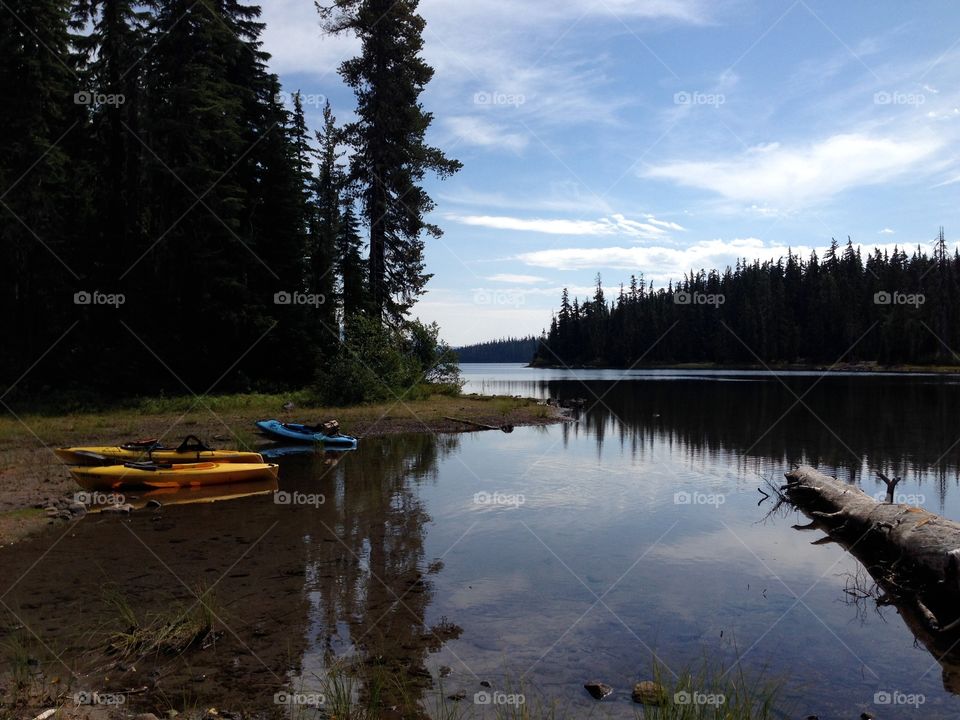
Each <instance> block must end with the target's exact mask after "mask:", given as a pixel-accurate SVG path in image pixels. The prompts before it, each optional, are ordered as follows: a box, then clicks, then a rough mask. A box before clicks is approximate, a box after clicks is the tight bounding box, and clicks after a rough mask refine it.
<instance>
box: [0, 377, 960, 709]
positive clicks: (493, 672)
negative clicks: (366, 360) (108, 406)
mask: <svg viewBox="0 0 960 720" xmlns="http://www.w3.org/2000/svg"><path fill="white" fill-rule="evenodd" d="M464 373H465V378H466V379H467V381H468V384H467V387H466V390H465V391H466V392H483V393H497V394H510V395H524V396H536V397H541V398H546V397H552V398H560V399H573V398H583V399H585V400H586V401H587V403H586V407H585V408H584V410H583V411H581V412H579V413H577V414H576V415H575V419H576V421H575V422H571V423H567V424H563V425H554V426H549V427H539V428H518V429H517V430H516V431H515V432H513V433H512V434H503V433H499V432H483V433H470V434H463V435H440V436H431V435H416V436H396V437H389V438H379V439H378V438H369V439H365V440H364V441H362V442H361V444H360V449H359V451H357V452H355V453H349V454H346V455H344V456H342V457H340V459H339V461H338V462H335V461H332V460H331V459H330V458H317V457H312V456H288V457H284V458H282V459H281V463H282V469H281V483H280V484H281V489H282V490H284V491H286V492H288V493H292V494H293V495H291V497H293V498H295V499H294V500H293V501H292V502H291V503H289V504H278V503H277V502H276V501H275V498H274V496H272V495H265V496H252V497H249V498H244V499H239V500H232V501H229V502H222V503H215V504H212V505H211V504H205V505H183V506H172V507H167V508H165V509H164V511H163V512H162V514H161V517H159V518H157V517H151V516H150V514H149V513H139V514H135V515H134V516H133V517H132V518H131V519H130V520H127V521H118V520H115V519H107V518H97V517H95V516H90V517H88V518H86V519H84V520H83V521H82V522H80V523H79V524H78V525H77V526H76V527H75V528H74V529H73V530H72V531H71V533H70V535H69V537H66V538H62V539H58V538H59V535H60V532H62V531H57V532H53V531H51V533H50V534H49V535H48V536H44V537H42V538H39V539H38V540H36V541H35V542H31V543H29V544H26V545H21V546H19V547H18V548H17V549H16V550H14V551H11V550H9V549H7V550H4V551H0V580H2V581H3V582H4V586H5V587H6V586H9V585H10V584H11V582H13V581H17V578H22V579H20V580H19V581H17V582H16V584H15V586H14V588H13V589H12V591H10V592H9V594H8V595H6V596H5V597H4V602H5V603H6V604H8V605H10V607H11V608H12V609H13V610H15V611H16V617H15V618H14V617H11V618H10V620H9V624H10V627H8V628H7V632H13V629H14V628H15V627H16V626H17V625H19V624H21V623H24V624H26V625H27V626H29V627H30V628H31V629H34V630H35V631H36V633H37V635H38V636H40V637H41V638H44V639H45V640H47V642H48V643H49V644H51V645H52V646H55V648H56V650H57V651H58V652H59V653H61V655H62V657H63V658H64V662H65V664H66V665H69V666H70V667H71V668H73V669H82V670H83V672H84V673H86V674H85V675H84V677H85V678H86V681H87V682H89V683H91V684H95V683H96V682H99V680H98V678H101V677H102V676H103V675H104V673H103V672H102V670H101V672H100V674H99V675H97V674H96V672H95V670H96V669H95V668H94V669H91V668H90V667H89V666H85V665H83V656H84V650H85V649H89V645H90V637H91V634H92V633H94V631H95V629H96V628H99V627H101V625H102V624H103V622H104V618H106V617H108V616H109V610H108V609H106V608H105V606H104V604H103V602H102V601H101V600H100V599H98V598H100V597H102V588H103V587H105V586H107V585H110V584H115V585H117V586H119V587H121V588H122V589H123V590H124V591H125V592H127V593H128V594H129V595H130V597H131V598H133V602H134V603H135V604H136V605H137V606H138V607H141V608H143V609H144V611H147V610H148V609H150V608H153V607H157V606H160V605H162V604H163V603H166V602H173V601H176V600H180V601H183V600H189V598H190V589H191V588H196V587H197V586H198V585H197V584H198V583H205V585H204V586H205V587H209V586H210V585H212V584H216V593H217V598H218V602H220V603H222V612H221V614H222V620H223V622H224V624H225V625H226V626H227V627H228V628H229V630H228V631H227V632H226V633H225V637H224V638H223V640H222V641H221V643H220V644H219V645H218V646H217V647H215V648H213V649H211V650H208V651H204V652H203V653H201V654H200V655H199V656H198V657H197V658H196V659H192V660H191V661H190V662H191V663H193V665H192V666H191V667H190V668H189V669H185V670H184V669H173V667H174V663H173V662H172V661H171V662H169V663H168V665H167V666H165V667H167V672H168V674H167V675H162V678H163V679H162V681H161V683H162V684H163V685H164V687H166V688H167V689H168V691H169V692H170V693H171V694H177V693H179V695H178V697H183V698H186V699H188V700H191V701H196V702H200V703H220V704H221V706H223V707H227V706H228V705H229V703H230V702H235V703H238V704H242V705H243V706H245V707H254V706H257V707H263V708H266V709H269V708H270V707H274V708H275V706H273V701H274V693H275V692H277V691H278V689H281V688H283V687H284V684H285V686H286V687H287V688H293V689H300V690H310V689H316V688H318V687H319V680H318V677H321V676H322V674H323V671H324V668H325V667H326V666H327V664H328V663H330V662H332V661H333V660H334V659H336V658H337V657H344V656H349V655H359V656H361V657H363V658H364V659H365V660H366V662H367V663H368V664H369V663H378V664H382V665H384V666H386V667H388V668H390V669H391V670H399V671H402V672H404V673H406V674H407V675H408V676H409V677H410V678H411V679H412V685H413V686H415V687H417V688H418V689H417V690H416V692H417V693H420V694H421V696H422V700H423V704H424V707H425V708H426V709H427V710H428V711H429V710H430V708H431V707H433V703H435V702H436V700H435V696H436V694H437V692H438V689H437V688H438V680H437V679H438V676H439V669H440V667H441V666H448V667H449V668H451V670H452V672H451V674H450V675H449V676H448V677H446V678H444V679H443V681H442V685H443V693H444V694H449V693H452V692H455V691H457V690H460V689H463V690H465V691H466V692H467V694H468V700H467V702H468V703H469V702H470V700H471V699H472V696H473V694H474V693H475V692H477V691H478V690H480V689H481V688H480V686H479V681H480V680H488V681H490V682H492V683H493V685H494V686H495V687H497V688H500V689H504V690H508V689H516V688H517V687H518V686H521V685H522V688H523V689H524V691H525V692H526V693H527V694H528V697H530V696H534V695H536V696H538V697H540V696H542V697H545V698H549V699H557V700H559V701H560V702H562V704H563V705H564V706H565V707H566V708H568V709H570V710H571V711H572V713H573V716H578V715H582V714H585V711H586V710H587V709H591V708H593V707H594V705H595V702H594V701H593V700H591V699H589V697H587V696H586V694H585V693H584V691H583V690H582V687H581V686H582V683H583V682H585V681H587V680H590V679H601V680H603V681H605V682H608V683H609V684H611V685H613V686H614V687H615V688H616V693H615V695H614V697H612V698H609V699H608V700H606V701H604V703H602V705H601V707H602V710H603V715H604V716H609V717H633V713H634V709H633V706H632V704H631V702H630V697H629V693H630V688H631V687H632V685H633V683H634V682H635V681H636V680H638V679H643V678H646V677H649V676H650V672H651V665H652V663H653V660H654V657H656V658H659V660H660V662H661V663H662V664H663V666H664V667H665V668H666V670H665V672H667V673H669V672H673V671H676V672H680V671H681V669H682V668H684V667H688V666H691V665H694V666H695V665H698V664H699V663H701V661H702V660H703V658H705V657H706V658H709V659H710V660H711V661H712V662H714V663H717V664H720V665H722V666H723V667H729V666H731V665H732V664H733V663H734V661H736V660H737V658H739V659H740V662H741V665H742V667H743V669H744V672H745V673H746V674H747V676H748V677H751V678H755V677H760V676H764V677H768V678H772V679H776V680H780V681H782V682H783V683H784V690H783V694H782V698H783V704H784V709H785V710H786V714H785V715H784V717H797V716H799V717H805V716H806V715H809V714H818V715H820V717H822V718H828V717H843V718H849V717H857V716H858V715H859V714H860V713H861V712H864V711H867V712H871V713H873V714H875V715H877V716H878V717H881V718H884V719H887V718H920V717H922V718H941V717H942V718H953V717H958V716H960V699H958V698H957V697H956V696H954V695H953V694H952V693H951V692H949V691H948V690H946V689H945V684H946V685H949V686H951V687H956V686H957V684H956V683H955V682H954V679H953V678H954V675H953V674H952V673H953V668H954V667H955V665H954V664H953V663H952V662H949V661H944V666H941V664H940V663H939V662H938V661H937V660H936V659H935V658H934V657H933V656H932V655H931V653H930V652H928V651H927V650H926V649H925V648H924V647H923V646H922V645H921V644H919V643H915V641H914V637H913V635H912V634H911V632H910V631H909V629H908V628H907V626H906V625H905V624H904V622H903V620H902V619H901V618H900V617H899V616H898V614H897V611H896V608H894V607H887V608H884V609H882V610H881V611H880V612H877V611H876V610H875V608H874V605H873V603H872V601H867V602H866V603H861V604H859V605H858V604H857V603H854V602H852V601H851V595H850V594H849V593H847V592H845V589H847V588H849V587H850V586H851V584H852V582H853V580H854V579H855V578H857V577H858V576H859V577H860V578H861V580H862V577H863V573H862V571H861V570H860V565H859V563H858V562H857V560H855V559H854V558H852V557H851V556H850V555H848V554H847V553H846V552H845V551H844V550H843V549H842V548H841V547H839V546H838V545H835V544H828V545H812V544H811V541H813V540H815V539H817V538H818V537H820V534H819V533H810V532H806V533H805V532H800V531H797V530H794V529H792V527H791V526H792V525H794V524H796V523H798V522H800V523H802V522H806V520H805V518H803V517H801V516H799V515H798V514H797V513H794V512H781V513H778V514H776V515H773V516H771V517H767V513H768V511H769V509H770V506H771V503H770V502H769V501H768V502H765V503H763V504H761V505H759V506H758V501H759V500H761V499H762V496H761V495H760V494H759V493H758V492H757V488H758V487H759V486H763V485H764V482H765V480H770V481H772V482H774V483H779V482H780V481H781V479H782V477H783V473H784V472H785V471H786V470H788V469H789V468H790V467H791V465H793V464H796V463H801V462H806V463H810V464H814V465H817V466H818V467H820V468H821V469H823V470H824V471H826V472H828V473H830V474H837V475H838V476H839V477H844V478H849V479H853V480H856V481H858V482H860V483H861V484H862V487H863V488H864V489H865V490H866V491H867V492H870V493H875V492H877V493H879V492H882V490H883V488H882V486H880V485H878V482H877V481H876V480H875V479H874V472H875V471H876V470H877V469H882V470H884V471H885V472H886V473H887V474H890V475H893V474H897V475H902V476H904V478H905V479H904V481H903V483H902V484H901V485H900V486H899V487H898V493H903V494H905V495H908V496H910V497H911V499H912V500H914V501H916V502H917V503H919V504H921V505H923V506H925V507H927V508H928V509H930V510H933V511H934V512H938V513H942V514H944V515H946V516H947V517H950V518H954V519H960V489H958V488H957V484H958V472H960V471H958V460H960V384H958V383H957V379H956V378H951V377H933V376H897V375H880V376H867V375H838V376H829V377H826V378H821V377H820V376H819V375H818V374H816V373H804V374H790V375H783V376H781V377H780V378H779V379H778V378H777V377H773V376H771V375H769V374H766V373H742V372H676V371H656V372H643V373H639V372H638V373H623V372H620V371H579V372H576V373H573V372H570V371H552V370H548V371H543V370H531V369H526V368H523V367H521V366H519V365H468V366H465V367H464ZM798 398H799V400H798ZM296 493H300V495H299V496H298V495H296ZM310 494H314V495H317V494H322V495H323V496H324V498H323V500H324V502H322V503H319V502H314V503H313V504H311V503H310V501H309V500H308V498H307V496H309V495H310ZM296 498H299V502H302V503H303V504H299V505H298V504H296V502H298V501H297V500H296ZM51 548H52V549H51ZM47 551H49V554H48V555H47V556H43V555H42V554H43V553H45V552H47ZM38 558H40V560H39V562H38ZM35 563H36V565H34V564H35ZM24 573H26V574H25V575H24ZM161 664H162V663H161ZM944 667H946V668H948V669H947V670H944ZM198 675H199V676H202V677H203V678H204V679H202V680H200V679H198ZM124 682H127V683H128V684H132V683H133V682H134V680H133V679H130V678H127V679H126V680H125V681H124ZM883 692H888V693H891V694H893V693H896V692H900V693H904V694H915V695H922V696H923V699H924V704H923V705H922V706H921V707H920V708H919V709H916V708H912V707H904V706H895V705H886V706H878V705H876V704H875V702H874V700H875V694H876V693H883ZM173 704H174V705H175V704H176V703H173ZM471 708H473V706H472V704H471ZM578 708H583V710H584V712H582V713H581V711H580V710H578ZM477 712H478V714H482V713H480V711H479V710H477ZM488 714H489V713H488Z"/></svg>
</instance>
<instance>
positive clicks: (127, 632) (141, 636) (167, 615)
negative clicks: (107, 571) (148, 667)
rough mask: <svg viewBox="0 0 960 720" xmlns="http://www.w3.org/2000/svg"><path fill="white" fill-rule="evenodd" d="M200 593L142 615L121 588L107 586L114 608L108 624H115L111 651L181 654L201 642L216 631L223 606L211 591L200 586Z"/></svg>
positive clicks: (106, 593) (109, 644)
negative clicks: (218, 603) (163, 608)
mask: <svg viewBox="0 0 960 720" xmlns="http://www.w3.org/2000/svg"><path fill="white" fill-rule="evenodd" d="M197 597H198V598H199V600H196V599H190V600H188V601H186V602H180V603H175V604H173V605H171V606H170V607H169V608H167V609H166V610H164V611H162V612H156V613H150V614H147V615H145V616H143V617H141V616H140V615H138V614H137V612H136V610H134V608H133V606H132V605H131V604H130V601H129V600H128V599H127V597H126V595H125V594H124V593H123V592H122V591H120V590H119V589H117V588H114V587H109V588H107V589H106V590H105V591H104V598H103V599H104V601H105V602H106V604H107V606H108V607H109V608H110V610H111V617H110V619H109V620H108V625H112V626H113V628H114V629H113V630H112V631H111V632H109V633H108V640H107V648H108V651H109V652H110V653H111V654H113V655H115V656H117V657H120V658H127V657H131V656H139V655H150V654H154V655H159V654H180V653H183V652H186V651H187V650H189V649H191V648H193V647H195V646H197V645H199V644H201V643H202V642H203V641H204V640H205V639H206V638H207V637H209V636H210V634H211V633H212V632H213V630H214V627H215V620H216V618H217V616H219V615H221V613H222V610H220V609H219V607H218V605H217V600H216V597H215V595H214V594H213V592H212V591H210V590H206V589H204V588H202V587H200V588H198V589H197Z"/></svg>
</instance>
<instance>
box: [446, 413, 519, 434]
mask: <svg viewBox="0 0 960 720" xmlns="http://www.w3.org/2000/svg"><path fill="white" fill-rule="evenodd" d="M443 419H444V420H450V421H452V422H458V423H463V424H464V425H472V426H473V427H475V428H479V429H481V430H502V431H503V432H505V433H509V432H513V425H510V424H507V425H487V424H486V423H481V422H476V421H475V420H465V419H464V418H455V417H446V416H444V418H443Z"/></svg>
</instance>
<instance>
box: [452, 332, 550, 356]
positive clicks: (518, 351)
mask: <svg viewBox="0 0 960 720" xmlns="http://www.w3.org/2000/svg"><path fill="white" fill-rule="evenodd" d="M538 342H539V341H538V340H537V338H535V337H534V336H533V335H530V336H528V337H522V338H512V337H508V338H502V339H500V340H488V341H487V342H482V343H477V344H476V345H464V346H463V347H460V348H456V350H455V352H456V353H457V357H459V358H460V362H465V363H496V362H524V363H528V362H530V361H531V360H533V356H534V354H535V353H536V352H537V344H538Z"/></svg>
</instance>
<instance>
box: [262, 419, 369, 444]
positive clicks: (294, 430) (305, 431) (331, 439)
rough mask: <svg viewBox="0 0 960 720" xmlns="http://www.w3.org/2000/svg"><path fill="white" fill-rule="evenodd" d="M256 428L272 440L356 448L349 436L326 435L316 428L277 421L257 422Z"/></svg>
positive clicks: (353, 439) (338, 434) (353, 438)
mask: <svg viewBox="0 0 960 720" xmlns="http://www.w3.org/2000/svg"><path fill="white" fill-rule="evenodd" d="M257 427H258V428H260V430H261V431H262V432H263V433H265V434H266V435H269V436H270V437H272V438H276V439H278V440H294V441H296V442H302V443H323V445H324V447H329V448H344V449H348V450H352V449H354V448H356V447H357V439H356V438H355V437H350V436H349V435H341V434H340V433H337V434H336V435H327V434H325V433H323V432H322V431H320V430H318V429H317V428H314V427H310V426H309V425H300V424H298V423H283V422H280V421H279V420H257Z"/></svg>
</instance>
